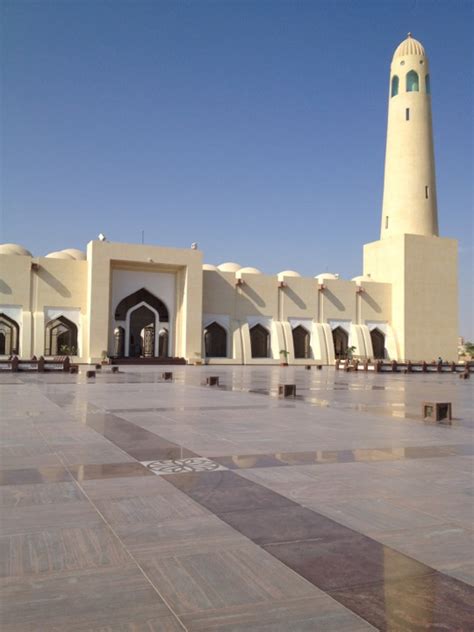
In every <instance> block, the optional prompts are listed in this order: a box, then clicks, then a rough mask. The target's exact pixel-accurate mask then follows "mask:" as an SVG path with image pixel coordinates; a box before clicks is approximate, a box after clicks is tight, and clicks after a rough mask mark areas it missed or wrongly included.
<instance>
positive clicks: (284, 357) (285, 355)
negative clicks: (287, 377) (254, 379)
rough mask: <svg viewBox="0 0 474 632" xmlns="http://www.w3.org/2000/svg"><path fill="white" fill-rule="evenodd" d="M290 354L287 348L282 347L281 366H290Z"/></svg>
mask: <svg viewBox="0 0 474 632" xmlns="http://www.w3.org/2000/svg"><path fill="white" fill-rule="evenodd" d="M289 355H290V352H289V351H287V350H286V349H282V350H281V351H280V356H281V357H280V366H288V362H287V360H288V356H289Z"/></svg>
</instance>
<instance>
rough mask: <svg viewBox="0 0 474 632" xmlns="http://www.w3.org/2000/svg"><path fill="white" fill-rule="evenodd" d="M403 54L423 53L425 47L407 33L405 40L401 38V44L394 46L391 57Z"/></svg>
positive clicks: (402, 55)
mask: <svg viewBox="0 0 474 632" xmlns="http://www.w3.org/2000/svg"><path fill="white" fill-rule="evenodd" d="M405 55H421V56H422V55H425V49H424V48H423V45H422V44H420V42H419V41H418V40H416V39H414V38H413V37H412V36H411V33H408V37H407V38H406V40H403V42H402V43H401V44H399V46H398V47H397V48H396V50H395V52H394V53H393V58H394V59H395V58H396V57H404V56H405Z"/></svg>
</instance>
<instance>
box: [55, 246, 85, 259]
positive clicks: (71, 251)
mask: <svg viewBox="0 0 474 632" xmlns="http://www.w3.org/2000/svg"><path fill="white" fill-rule="evenodd" d="M61 252H65V253H66V254H68V255H71V257H72V258H73V259H75V260H76V261H85V260H86V253H85V252H83V251H82V250H79V249H78V248H66V249H65V250H61Z"/></svg>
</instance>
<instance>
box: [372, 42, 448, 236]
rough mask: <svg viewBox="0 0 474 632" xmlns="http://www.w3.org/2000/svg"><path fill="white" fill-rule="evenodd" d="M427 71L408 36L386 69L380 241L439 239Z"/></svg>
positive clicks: (422, 54)
mask: <svg viewBox="0 0 474 632" xmlns="http://www.w3.org/2000/svg"><path fill="white" fill-rule="evenodd" d="M429 72H430V70H429V62H428V58H427V56H426V54H425V49H424V48H423V46H422V45H421V44H420V42H418V41H417V40H415V39H413V38H412V36H411V33H408V37H407V39H406V40H404V41H403V42H402V43H401V44H400V45H399V46H398V48H397V49H396V50H395V53H394V55H393V59H392V64H391V67H390V87H389V90H390V91H389V102H388V124H387V148H386V154H385V180H384V192H383V208H382V227H381V233H380V238H381V239H385V238H386V237H392V236H395V235H403V234H412V235H425V236H437V235H438V209H437V204H436V176H435V163H434V151H433V130H432V123H431V96H430V75H429Z"/></svg>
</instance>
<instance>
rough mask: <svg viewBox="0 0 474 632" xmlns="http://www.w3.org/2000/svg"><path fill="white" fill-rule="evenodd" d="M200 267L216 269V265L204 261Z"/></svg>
mask: <svg viewBox="0 0 474 632" xmlns="http://www.w3.org/2000/svg"><path fill="white" fill-rule="evenodd" d="M202 269H203V270H214V271H215V270H217V266H214V265H212V263H205V264H204V265H203V266H202Z"/></svg>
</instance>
